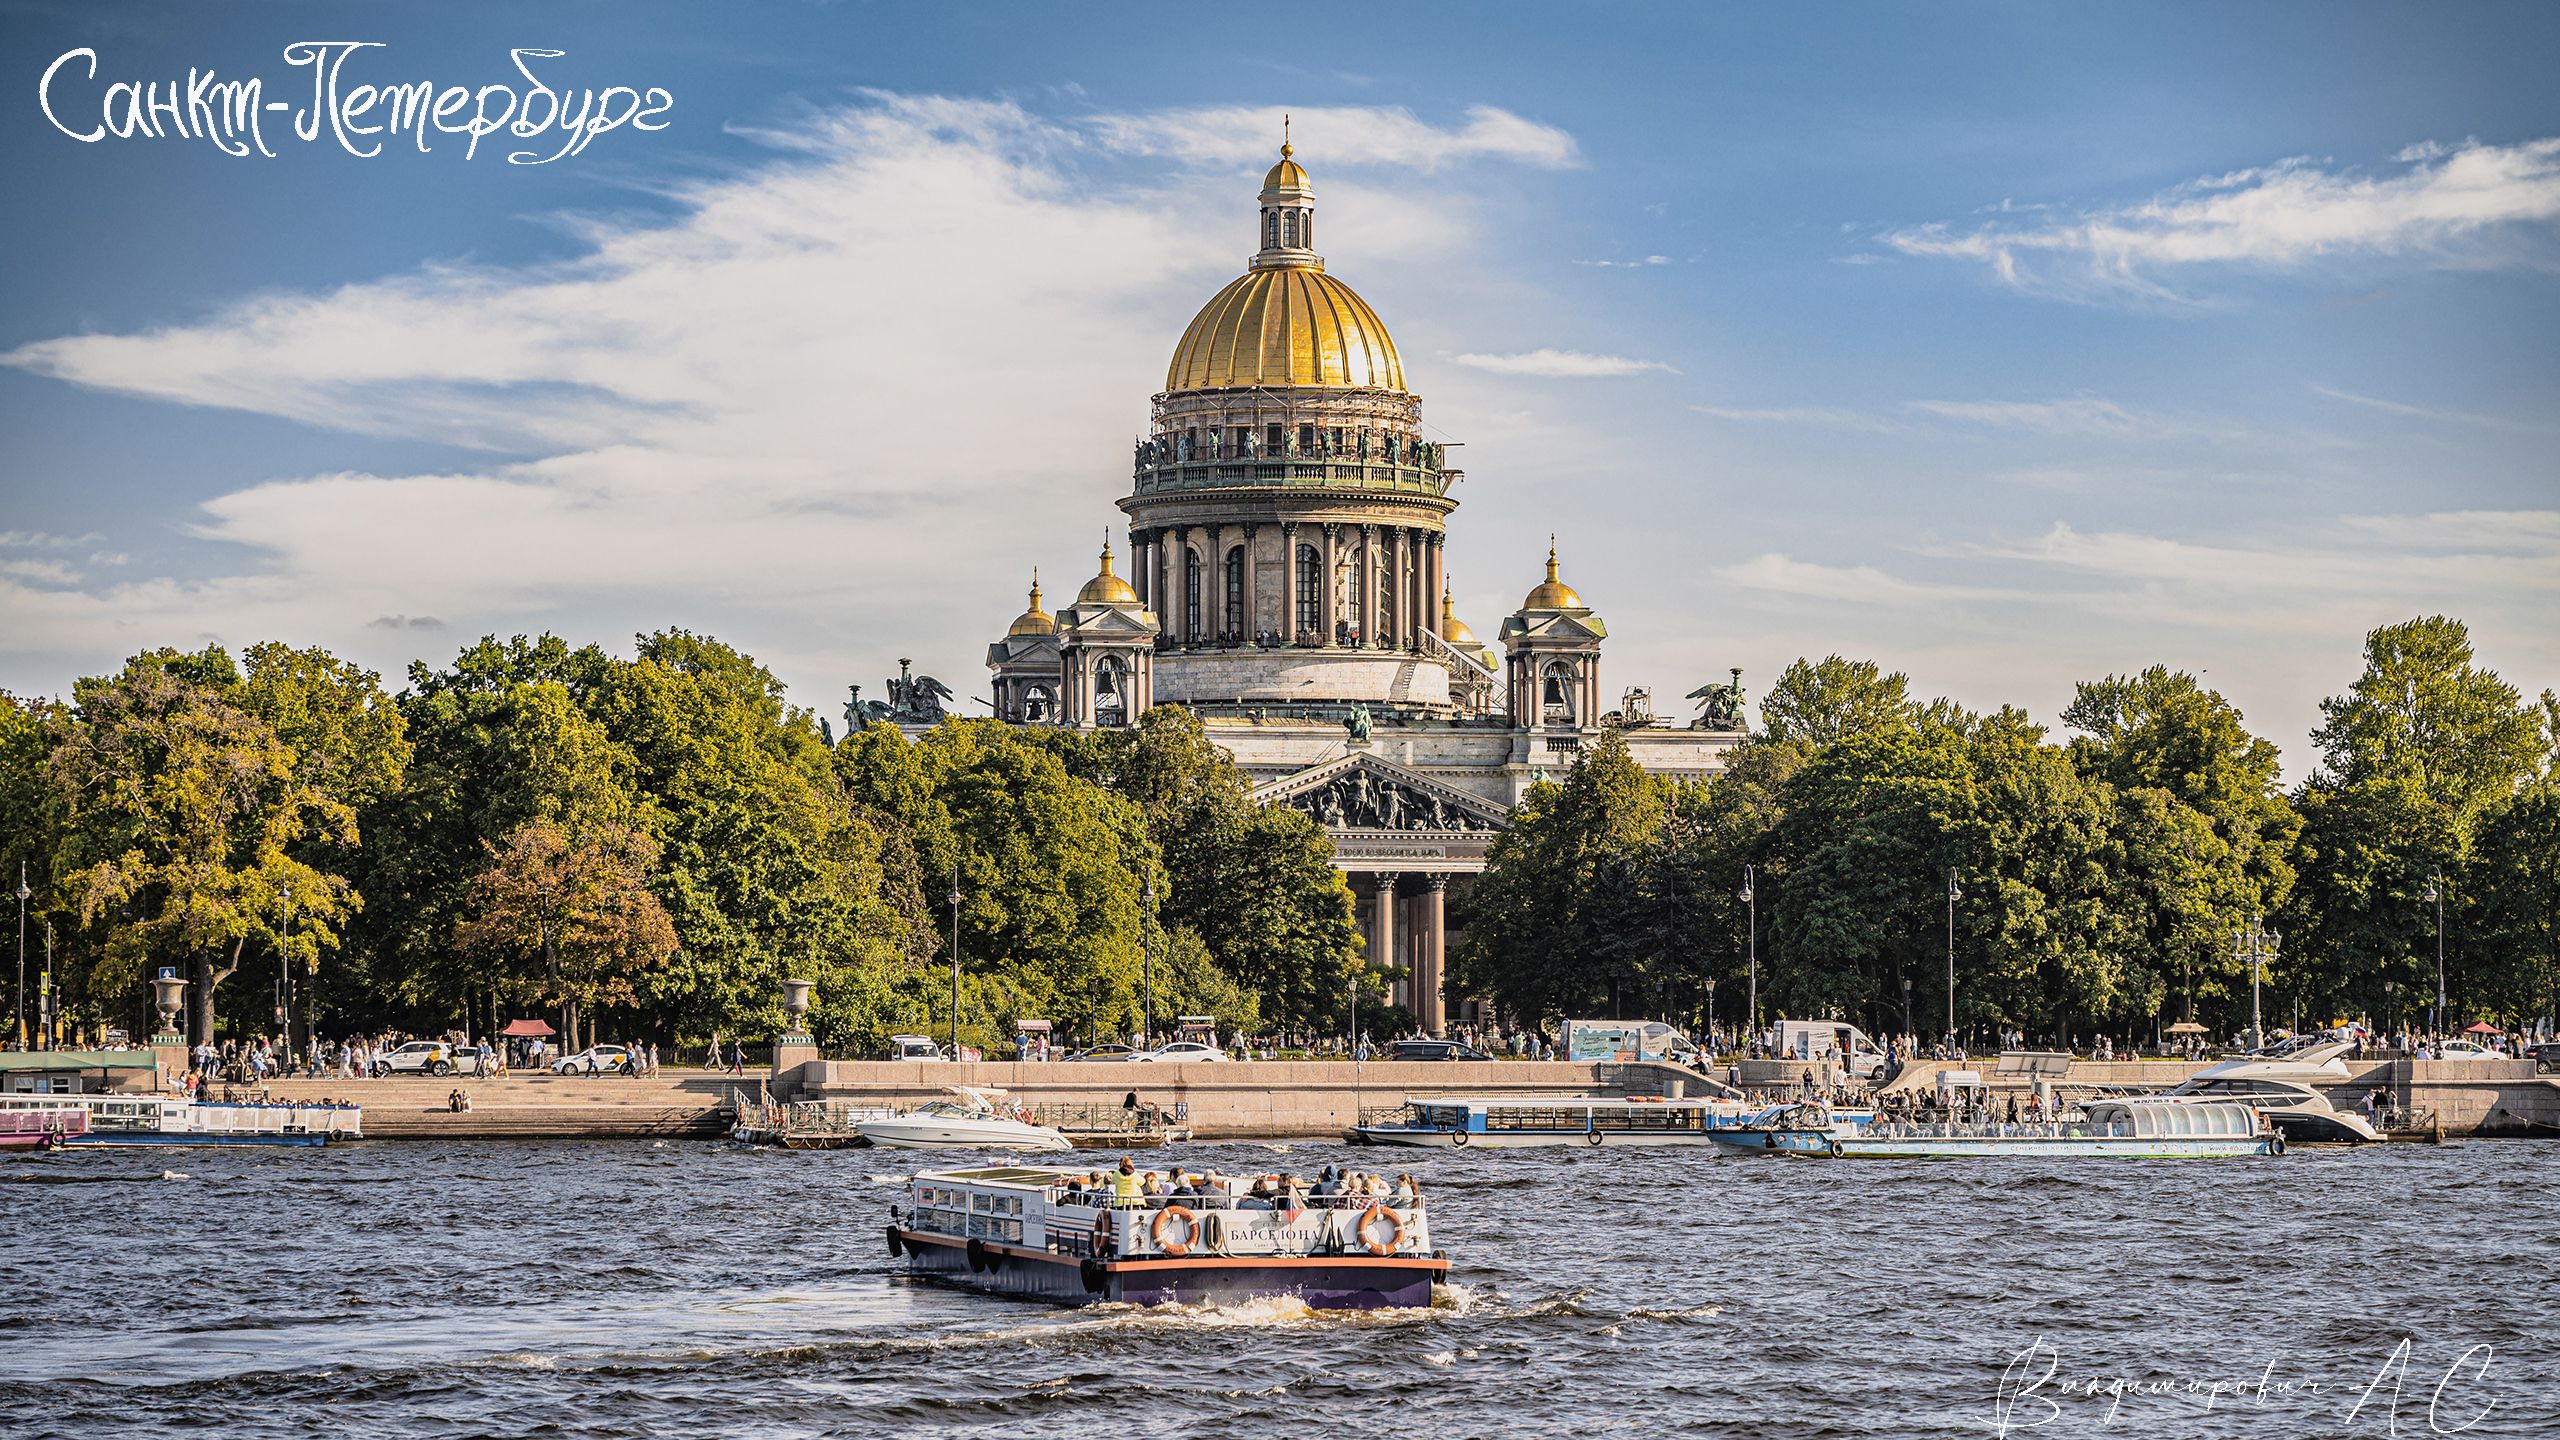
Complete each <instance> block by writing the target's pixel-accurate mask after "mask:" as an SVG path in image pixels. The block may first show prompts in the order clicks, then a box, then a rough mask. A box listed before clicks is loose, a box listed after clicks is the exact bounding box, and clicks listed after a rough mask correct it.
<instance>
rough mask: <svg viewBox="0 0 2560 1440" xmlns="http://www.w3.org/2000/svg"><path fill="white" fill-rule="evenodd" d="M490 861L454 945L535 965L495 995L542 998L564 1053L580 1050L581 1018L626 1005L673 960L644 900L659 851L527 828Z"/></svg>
mask: <svg viewBox="0 0 2560 1440" xmlns="http://www.w3.org/2000/svg"><path fill="white" fill-rule="evenodd" d="M488 855H489V864H488V868H486V869H484V870H482V871H481V872H480V874H479V877H478V878H477V879H475V880H474V881H473V882H472V885H471V908H472V916H471V918H470V919H469V920H466V921H465V922H463V924H462V925H461V926H460V927H459V929H458V931H457V932H456V935H455V939H456V940H457V941H458V942H459V943H461V944H462V945H464V946H467V947H471V948H474V949H480V950H485V951H487V952H490V953H492V954H494V955H498V956H502V957H506V958H508V959H510V960H515V961H519V962H520V961H526V960H532V959H536V958H539V960H540V961H541V965H542V968H541V970H540V972H539V973H538V974H530V975H529V974H526V973H524V972H523V971H521V970H510V971H509V972H507V973H506V975H505V979H504V980H503V981H502V988H503V989H505V990H506V991H508V992H510V993H513V994H536V995H539V996H541V997H542V998H543V1000H544V1001H546V1002H547V1003H548V1004H550V1005H551V1006H553V1007H555V1008H556V1010H557V1012H558V1014H559V1015H560V1017H561V1024H560V1033H561V1036H562V1039H563V1041H564V1043H565V1044H566V1045H567V1047H568V1048H569V1049H571V1050H577V1049H581V1048H583V1044H584V1042H582V1040H581V1038H580V1036H581V1034H582V1031H583V1027H582V1025H581V1024H580V1021H581V1019H582V1018H583V1016H584V1015H585V1012H586V1011H587V1010H588V1009H589V1008H590V1007H595V1006H602V1005H628V1004H630V1003H632V1000H633V999H634V996H635V993H636V991H635V987H636V986H637V985H638V984H640V983H641V982H642V981H643V979H644V978H645V977H646V976H647V975H648V974H649V973H650V972H651V971H653V970H655V969H657V968H658V967H660V966H663V965H664V964H666V962H667V957H668V956H670V955H672V954H674V953H675V949H676V930H675V923H674V922H673V921H671V920H669V919H668V918H667V912H666V908H665V907H664V906H662V905H660V904H659V903H658V897H657V896H655V895H653V894H651V893H650V892H649V871H650V869H651V867H652V866H654V865H655V864H656V863H657V858H658V852H657V846H656V844H655V843H654V842H652V841H651V840H650V839H649V837H648V836H646V835H644V834H642V833H641V832H639V831H637V830H634V829H631V828H629V827H626V826H619V825H597V826H593V827H590V828H589V829H588V830H587V831H586V832H585V833H583V834H581V835H579V836H577V837H575V838H572V837H571V836H570V834H569V833H568V832H567V831H566V830H563V829H562V828H561V827H560V826H559V825H558V824H557V823H555V822H553V821H550V820H534V821H531V822H528V823H527V824H524V825H521V826H519V827H517V828H516V830H515V831H514V832H512V833H511V834H509V835H508V836H507V837H506V839H505V841H504V842H503V843H501V844H497V845H492V846H489V847H488Z"/></svg>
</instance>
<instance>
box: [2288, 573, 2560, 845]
mask: <svg viewBox="0 0 2560 1440" xmlns="http://www.w3.org/2000/svg"><path fill="white" fill-rule="evenodd" d="M2364 660H2365V665H2364V673H2363V674H2362V675H2361V676H2359V677H2357V679H2356V682H2355V684H2354V685H2353V686H2351V687H2349V688H2348V691H2347V693H2346V694H2344V695H2336V696H2332V697H2330V698H2329V699H2326V700H2323V701H2321V702H2320V713H2321V714H2322V715H2323V716H2324V717H2326V718H2325V719H2324V721H2323V722H2322V724H2321V726H2320V728H2319V730H2318V731H2316V732H2314V734H2313V736H2312V739H2313V741H2314V742H2315V743H2317V744H2318V745H2319V747H2320V752H2321V760H2322V765H2323V773H2322V775H2321V777H2320V779H2319V780H2318V781H2317V782H2316V783H2318V784H2321V785H2323V786H2325V787H2327V788H2330V789H2335V790H2347V789H2352V788H2354V787H2356V786H2358V785H2361V784H2363V783H2365V782H2366V781H2369V780H2385V779H2387V780H2406V781H2408V782H2410V783H2412V784H2414V785H2416V786H2417V787H2418V789H2419V790H2420V791H2421V792H2422V793H2424V794H2425V795H2426V796H2427V798H2429V799H2430V800H2433V801H2434V802H2435V803H2437V804H2439V805H2442V806H2444V807H2446V808H2447V809H2449V810H2451V811H2452V812H2453V813H2454V815H2455V816H2456V817H2457V819H2458V820H2459V821H2460V822H2461V823H2462V824H2463V825H2464V826H2465V827H2467V826H2468V825H2469V823H2470V821H2471V819H2472V817H2473V816H2475V815H2477V814H2478V813H2479V812H2480V811H2481V810H2482V809H2484V808H2486V807H2487V806H2489V805H2492V804H2494V803H2496V802H2497V801H2499V800H2502V799H2504V798H2506V796H2508V795H2509V794H2511V793H2513V791H2514V790H2515V788H2516V786H2517V785H2518V784H2519V783H2520V782H2522V781H2523V780H2525V779H2527V778H2530V777H2531V776H2533V775H2534V774H2535V773H2536V772H2537V770H2538V769H2540V768H2541V767H2542V766H2544V765H2547V763H2548V760H2549V756H2550V748H2549V744H2548V742H2547V741H2546V740H2545V739H2544V735H2543V717H2542V715H2541V714H2539V713H2537V712H2536V711H2532V710H2528V709H2526V708H2525V707H2524V706H2523V705H2522V704H2521V703H2520V701H2519V699H2518V697H2517V694H2516V690H2515V687H2514V686H2512V685H2509V684H2508V683H2507V682H2505V681H2504V680H2501V679H2499V678H2498V675H2497V672H2495V671H2492V670H2483V669H2480V668H2478V667H2477V666H2475V665H2473V664H2472V653H2471V632H2470V631H2469V629H2468V628H2466V627H2465V626H2464V625H2463V623H2462V622H2461V621H2459V620H2453V619H2448V618H2446V617H2445V616H2442V615H2431V616H2428V617H2426V618H2424V619H2419V620H2409V621H2404V622H2402V623H2401V624H2398V625H2385V626H2383V627H2382V628H2380V629H2378V630H2375V631H2373V632H2372V633H2371V634H2368V635H2367V636H2365V641H2364Z"/></svg>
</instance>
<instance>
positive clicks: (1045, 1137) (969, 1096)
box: [857, 1085, 1075, 1151]
mask: <svg viewBox="0 0 2560 1440" xmlns="http://www.w3.org/2000/svg"><path fill="white" fill-rule="evenodd" d="M951 1093H952V1095H953V1097H954V1098H952V1099H949V1100H928V1101H926V1102H925V1103H924V1104H922V1105H919V1106H917V1107H916V1108H915V1109H913V1110H909V1111H907V1112H906V1113H904V1114H901V1115H892V1116H890V1117H889V1118H887V1119H885V1120H864V1121H861V1122H859V1124H858V1126H857V1128H858V1129H860V1130H861V1132H862V1138H863V1139H864V1140H866V1141H868V1142H870V1143H871V1144H874V1145H885V1146H888V1147H890V1148H891V1149H897V1150H1004V1151H1026V1150H1072V1149H1074V1148H1075V1146H1074V1145H1073V1144H1072V1143H1070V1142H1069V1141H1068V1139H1067V1137H1066V1136H1064V1135H1062V1134H1060V1133H1059V1132H1058V1131H1056V1130H1054V1129H1051V1128H1050V1127H1049V1126H1046V1125H1034V1124H1031V1123H1030V1122H1029V1121H1026V1120H1016V1119H1014V1118H1013V1117H1012V1116H1010V1115H1007V1114H1005V1113H1003V1112H1002V1111H1000V1110H998V1109H997V1108H996V1105H995V1101H994V1099H993V1097H992V1096H991V1095H990V1093H989V1092H987V1091H984V1090H976V1089H971V1088H969V1087H967V1086H959V1085H955V1086H953V1087H951Z"/></svg>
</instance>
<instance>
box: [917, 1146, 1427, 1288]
mask: <svg viewBox="0 0 2560 1440" xmlns="http://www.w3.org/2000/svg"><path fill="white" fill-rule="evenodd" d="M1084 1173H1085V1172H1082V1171H1078V1170H1072V1169H1067V1168H1064V1167H1059V1166H1046V1165H1021V1166H996V1167H990V1168H986V1169H975V1170H948V1171H939V1172H934V1173H929V1174H922V1175H918V1176H916V1177H915V1179H914V1180H913V1181H912V1182H911V1190H910V1199H911V1201H912V1203H911V1205H910V1206H909V1208H908V1209H907V1211H906V1212H905V1213H904V1214H898V1213H897V1212H895V1211H893V1212H892V1219H891V1223H890V1225H889V1227H888V1242H889V1253H890V1254H892V1255H904V1256H906V1257H907V1260H908V1264H909V1266H910V1268H911V1269H912V1270H913V1271H914V1272H915V1273H917V1274H921V1275H930V1276H934V1277H937V1278H940V1279H945V1280H949V1281H953V1282H955V1283H958V1284H962V1285H967V1286H970V1287H973V1288H976V1289H980V1290H988V1291H993V1292H995V1293H998V1294H1004V1295H1020V1296H1025V1297H1029V1298H1034V1299H1041V1300H1051V1301H1056V1302H1059V1303H1062V1304H1072V1305H1083V1304H1099V1303H1105V1302H1108V1303H1114V1304H1129V1305H1155V1304H1168V1303H1171V1304H1185V1305H1201V1304H1210V1305H1229V1304H1236V1303H1239V1302H1242V1301H1247V1300H1258V1299H1269V1298H1279V1297H1288V1298H1295V1299H1298V1300H1300V1301H1303V1302H1304V1303H1305V1304H1306V1305H1307V1306H1308V1307H1309V1308H1311V1309H1317V1310H1375V1309H1391V1308H1415V1307H1421V1306H1426V1305H1429V1304H1430V1303H1431V1286H1432V1283H1433V1282H1434V1281H1435V1280H1437V1279H1439V1278H1440V1277H1441V1276H1443V1275H1445V1274H1447V1273H1448V1269H1449V1262H1448V1260H1447V1258H1446V1257H1445V1256H1443V1255H1441V1254H1439V1253H1438V1252H1436V1251H1434V1250H1432V1249H1431V1233H1430V1222H1429V1220H1428V1219H1427V1217H1426V1216H1425V1214H1424V1210H1423V1205H1422V1203H1421V1201H1420V1199H1419V1198H1418V1197H1417V1198H1415V1199H1414V1200H1413V1201H1412V1203H1410V1204H1406V1205H1402V1206H1397V1205H1391V1204H1389V1203H1388V1202H1386V1201H1384V1200H1377V1199H1372V1198H1371V1197H1369V1196H1366V1195H1363V1196H1359V1197H1357V1198H1355V1199H1330V1200H1329V1199H1309V1200H1304V1201H1303V1202H1292V1201H1287V1200H1283V1201H1281V1202H1279V1203H1280V1204H1281V1205H1283V1206H1289V1207H1291V1208H1273V1207H1272V1206H1270V1205H1268V1204H1263V1205H1261V1206H1260V1208H1252V1207H1254V1206H1256V1205H1257V1204H1258V1203H1259V1202H1256V1201H1255V1200H1253V1199H1252V1198H1250V1197H1249V1196H1246V1195H1242V1194H1239V1193H1237V1192H1236V1191H1235V1190H1234V1189H1233V1188H1231V1187H1229V1186H1226V1185H1224V1184H1222V1183H1219V1182H1216V1181H1215V1179H1214V1177H1212V1178H1211V1179H1210V1180H1208V1181H1204V1182H1203V1184H1202V1185H1200V1186H1197V1187H1194V1190H1193V1193H1190V1194H1180V1195H1166V1196H1150V1197H1145V1198H1143V1199H1140V1198H1138V1197H1119V1198H1117V1199H1116V1200H1115V1199H1114V1197H1111V1196H1108V1195H1105V1194H1103V1193H1102V1192H1100V1191H1085V1192H1082V1193H1078V1192H1077V1191H1075V1190H1073V1189H1071V1188H1070V1187H1071V1183H1072V1182H1078V1181H1081V1180H1082V1179H1084Z"/></svg>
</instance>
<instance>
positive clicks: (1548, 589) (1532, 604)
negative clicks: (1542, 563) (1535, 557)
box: [1520, 536, 1586, 610]
mask: <svg viewBox="0 0 2560 1440" xmlns="http://www.w3.org/2000/svg"><path fill="white" fill-rule="evenodd" d="M1520 608H1521V609H1523V610H1580V609H1584V608H1586V607H1585V606H1584V605H1583V603H1582V597H1581V596H1579V595H1576V594H1574V593H1573V587H1572V586H1570V585H1567V584H1566V583H1564V582H1563V581H1562V580H1559V579H1557V578H1556V542H1555V540H1554V538H1553V537H1552V536H1550V537H1549V538H1548V540H1547V579H1546V583H1545V584H1542V585H1540V586H1539V587H1538V588H1537V589H1535V590H1532V591H1530V592H1529V598H1528V599H1526V600H1523V601H1521V602H1520Z"/></svg>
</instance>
